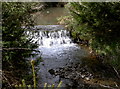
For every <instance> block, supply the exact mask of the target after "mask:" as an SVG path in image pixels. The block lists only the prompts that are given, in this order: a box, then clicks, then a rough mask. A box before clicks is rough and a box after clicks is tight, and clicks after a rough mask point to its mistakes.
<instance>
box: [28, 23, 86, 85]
mask: <svg viewBox="0 0 120 89" xmlns="http://www.w3.org/2000/svg"><path fill="white" fill-rule="evenodd" d="M35 29H41V30H37V32H36V33H34V37H35V38H34V39H33V41H34V42H37V43H38V44H39V47H38V50H40V51H41V53H42V55H41V57H42V60H43V62H41V63H40V65H39V67H40V70H39V72H38V77H39V84H38V85H39V86H43V85H44V83H48V84H56V85H57V84H58V83H59V81H61V80H62V81H63V86H65V84H67V83H68V81H69V80H66V79H60V77H59V76H55V75H52V74H50V72H49V70H51V69H53V70H56V69H58V68H62V67H65V66H68V65H71V64H72V63H75V62H80V61H81V58H82V57H83V56H85V55H86V52H85V51H84V50H83V49H82V48H81V47H80V46H78V45H77V44H75V43H73V42H72V40H71V39H70V36H69V32H68V31H67V30H65V29H64V27H63V26H60V25H39V26H36V27H35ZM29 34H30V33H29ZM69 83H70V81H69Z"/></svg>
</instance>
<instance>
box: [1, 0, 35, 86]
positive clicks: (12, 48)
mask: <svg viewBox="0 0 120 89" xmlns="http://www.w3.org/2000/svg"><path fill="white" fill-rule="evenodd" d="M2 9H3V10H2V43H3V50H2V64H4V66H3V87H5V86H6V87H8V86H12V84H14V83H15V84H16V83H18V82H19V81H20V80H21V79H22V78H25V76H26V75H27V74H28V73H29V72H28V71H29V70H30V66H31V65H29V60H28V59H27V58H29V57H31V56H35V55H36V54H33V51H36V50H34V49H35V48H37V44H35V43H32V41H31V39H28V38H27V37H28V35H26V34H25V32H26V31H27V29H29V28H30V27H31V26H33V21H32V20H31V15H30V10H31V3H20V2H3V3H2ZM22 26H24V28H23V27H22Z"/></svg>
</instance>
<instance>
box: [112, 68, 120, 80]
mask: <svg viewBox="0 0 120 89" xmlns="http://www.w3.org/2000/svg"><path fill="white" fill-rule="evenodd" d="M113 69H114V71H115V72H116V74H117V76H118V78H119V79H120V75H119V73H118V72H117V70H116V69H115V67H113Z"/></svg>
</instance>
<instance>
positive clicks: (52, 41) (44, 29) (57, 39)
mask: <svg viewBox="0 0 120 89" xmlns="http://www.w3.org/2000/svg"><path fill="white" fill-rule="evenodd" d="M34 29H37V30H36V32H35V33H33V34H32V33H30V32H27V34H30V35H32V36H34V38H33V42H36V43H37V44H38V45H39V46H40V47H43V46H44V47H51V46H60V45H65V44H66V45H70V44H72V40H71V39H70V36H69V31H67V30H63V28H62V27H61V26H59V25H53V26H49V25H40V26H36V27H35V28H34Z"/></svg>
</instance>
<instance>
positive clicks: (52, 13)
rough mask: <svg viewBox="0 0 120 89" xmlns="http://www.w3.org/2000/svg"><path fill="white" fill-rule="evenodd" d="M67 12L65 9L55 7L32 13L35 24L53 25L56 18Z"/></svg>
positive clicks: (55, 22)
mask: <svg viewBox="0 0 120 89" xmlns="http://www.w3.org/2000/svg"><path fill="white" fill-rule="evenodd" d="M68 14H69V12H68V10H67V9H65V8H61V7H55V8H48V9H46V10H44V11H41V12H37V13H35V14H33V19H34V20H35V22H36V25H53V24H57V18H59V17H61V16H66V15H68Z"/></svg>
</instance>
